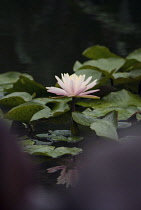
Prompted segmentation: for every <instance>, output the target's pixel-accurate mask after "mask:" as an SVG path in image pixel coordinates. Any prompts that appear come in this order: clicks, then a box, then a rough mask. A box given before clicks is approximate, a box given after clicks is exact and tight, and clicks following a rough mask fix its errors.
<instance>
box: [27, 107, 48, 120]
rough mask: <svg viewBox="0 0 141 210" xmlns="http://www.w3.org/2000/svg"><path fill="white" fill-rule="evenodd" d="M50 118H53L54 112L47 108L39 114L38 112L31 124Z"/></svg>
mask: <svg viewBox="0 0 141 210" xmlns="http://www.w3.org/2000/svg"><path fill="white" fill-rule="evenodd" d="M49 117H52V112H51V109H50V108H49V107H45V108H44V109H42V110H40V111H39V112H36V113H35V114H34V115H33V116H32V118H31V120H30V122H32V121H35V120H40V119H47V118H49Z"/></svg>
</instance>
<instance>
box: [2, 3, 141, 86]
mask: <svg viewBox="0 0 141 210" xmlns="http://www.w3.org/2000/svg"><path fill="white" fill-rule="evenodd" d="M140 8H141V7H140V1H139V0H114V1H113V0H81V1H80V0H59V1H58V0H14V1H12V3H11V0H2V1H1V8H0V17H1V18H0V46H1V47H0V51H1V52H0V72H1V73H2V72H6V71H15V70H16V71H22V72H28V73H30V74H32V75H33V76H34V77H35V79H36V80H37V81H38V82H41V83H43V84H44V85H47V86H50V85H52V84H54V82H55V79H54V75H55V74H56V75H60V73H61V72H69V73H71V72H72V66H73V64H74V62H75V61H76V60H77V59H80V60H83V59H84V58H83V57H81V53H82V51H83V50H84V49H85V48H87V47H89V46H91V45H95V44H100V45H105V46H107V47H109V48H110V49H111V50H112V51H113V52H115V53H118V54H119V55H121V56H126V54H127V53H129V52H131V51H132V50H134V49H136V48H140V47H141V41H140V37H141V27H140V25H141V24H140V23H141V13H140Z"/></svg>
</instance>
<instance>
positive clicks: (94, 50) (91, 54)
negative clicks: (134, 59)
mask: <svg viewBox="0 0 141 210" xmlns="http://www.w3.org/2000/svg"><path fill="white" fill-rule="evenodd" d="M83 55H84V56H85V57H87V58H90V59H93V60H97V59H100V58H112V57H117V58H119V56H117V55H116V54H114V53H112V52H110V50H109V49H108V48H107V47H104V46H100V45H95V46H92V47H89V48H87V49H86V50H85V51H84V52H83Z"/></svg>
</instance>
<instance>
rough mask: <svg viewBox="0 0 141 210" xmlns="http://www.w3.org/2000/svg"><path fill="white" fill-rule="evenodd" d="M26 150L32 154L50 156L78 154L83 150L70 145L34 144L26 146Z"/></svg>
mask: <svg viewBox="0 0 141 210" xmlns="http://www.w3.org/2000/svg"><path fill="white" fill-rule="evenodd" d="M24 150H25V152H28V153H29V154H32V155H41V156H49V157H52V158H58V157H60V156H62V155H73V156H74V155H78V154H79V153H80V152H82V149H80V148H76V147H73V148H68V147H57V148H55V147H54V146H46V145H32V146H27V147H25V148H24Z"/></svg>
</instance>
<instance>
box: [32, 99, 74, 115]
mask: <svg viewBox="0 0 141 210" xmlns="http://www.w3.org/2000/svg"><path fill="white" fill-rule="evenodd" d="M71 100H72V99H71V98H67V97H66V98H62V99H53V98H36V99H33V100H32V101H33V102H36V103H39V104H42V105H47V106H49V107H50V109H51V112H52V116H53V117H54V116H58V115H60V114H62V113H65V112H67V111H69V110H70V107H69V105H68V104H67V103H68V102H69V101H71Z"/></svg>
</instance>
